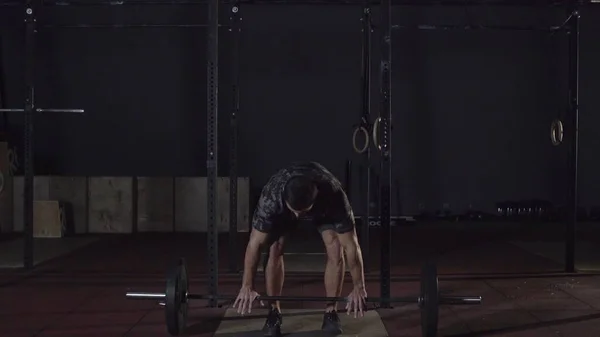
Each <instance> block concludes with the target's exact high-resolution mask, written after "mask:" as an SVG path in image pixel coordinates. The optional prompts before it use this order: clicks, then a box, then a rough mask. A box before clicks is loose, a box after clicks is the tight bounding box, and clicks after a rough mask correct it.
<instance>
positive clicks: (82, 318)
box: [0, 223, 600, 337]
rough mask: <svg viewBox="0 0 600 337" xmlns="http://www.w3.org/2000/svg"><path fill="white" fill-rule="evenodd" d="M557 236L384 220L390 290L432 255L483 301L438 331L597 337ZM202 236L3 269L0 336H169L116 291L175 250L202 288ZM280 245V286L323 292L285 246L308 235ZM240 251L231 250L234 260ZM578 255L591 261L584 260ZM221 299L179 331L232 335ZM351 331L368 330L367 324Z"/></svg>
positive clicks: (414, 285) (153, 309)
mask: <svg viewBox="0 0 600 337" xmlns="http://www.w3.org/2000/svg"><path fill="white" fill-rule="evenodd" d="M507 228H508V229H507ZM595 231H596V230H595V228H594V225H590V226H588V227H587V229H586V231H585V232H581V233H579V237H580V238H586V244H587V245H588V246H589V245H592V246H594V245H595V243H594V242H593V240H594V239H595V238H598V235H597V234H595ZM372 234H373V235H372V236H371V241H370V242H371V255H370V259H369V261H368V262H369V266H370V267H371V269H370V270H371V271H370V272H369V273H368V275H367V280H368V282H367V288H368V294H369V295H370V296H378V295H379V287H380V282H379V280H380V279H379V274H378V272H377V270H378V268H379V267H378V263H377V260H378V259H379V252H378V251H377V249H378V247H379V235H378V233H377V229H373V231H372ZM299 236H302V235H299ZM561 237H562V229H561V226H557V225H552V224H536V225H533V226H521V225H518V226H517V225H512V227H511V226H504V225H502V224H500V225H498V224H496V225H494V224H489V223H476V224H462V223H454V224H452V223H445V224H436V225H431V226H425V225H423V226H422V225H419V226H412V227H410V226H408V227H398V228H395V229H394V234H393V241H394V242H393V253H392V264H393V267H392V274H393V276H394V277H393V281H392V293H393V296H410V295H413V294H417V293H418V291H419V284H418V281H417V279H418V273H419V269H420V265H421V264H422V263H423V262H424V261H425V260H426V258H428V257H432V256H434V257H435V258H436V261H437V263H438V268H439V273H440V291H441V293H442V294H447V295H481V296H482V297H483V303H482V305H480V306H445V307H441V308H440V322H439V336H453V337H458V336H511V337H517V336H540V337H541V336H553V337H556V336H573V337H592V336H600V285H599V281H600V276H595V275H594V274H593V273H589V274H586V275H576V276H574V275H571V276H569V275H565V274H561V273H560V272H561V270H562V269H563V266H562V263H561V262H560V261H559V260H557V259H560V256H561V254H562V253H559V254H556V251H558V250H560V249H562V246H561ZM590 238H591V240H592V241H589V239H590ZM59 240H63V239H59ZM238 240H239V241H238V242H239V245H238V246H239V247H240V248H243V247H244V245H245V240H247V236H246V235H245V234H240V236H239V237H238ZM205 242H206V241H205V237H204V236H203V235H200V234H178V235H173V234H148V235H141V234H140V235H135V236H131V235H128V236H100V237H97V239H96V240H94V241H93V242H92V243H89V244H87V245H85V246H84V247H80V248H78V249H76V250H74V251H71V252H70V253H68V254H65V255H63V256H60V257H57V258H54V259H52V260H49V261H47V262H43V263H41V264H40V265H38V266H37V267H36V269H35V270H34V271H33V272H23V271H17V270H15V269H2V270H0V281H1V282H2V283H1V287H0V336H10V337H24V336H40V337H41V336H61V337H68V336H77V337H91V336H102V337H111V336H128V337H133V336H143V337H153V336H168V334H167V332H166V328H165V321H164V311H163V308H162V307H161V306H158V305H157V303H156V302H154V301H132V300H126V299H125V298H124V294H125V292H126V291H127V290H135V291H156V292H162V291H164V286H165V282H164V276H165V273H166V270H167V268H168V267H169V265H170V264H172V263H173V262H174V261H175V260H176V258H177V257H185V258H186V259H187V263H188V269H189V272H190V292H194V293H204V292H206V279H207V277H206V273H205V269H206V268H205V266H206V244H205ZM291 242H296V246H294V244H293V243H290V249H289V250H288V251H290V250H291V251H292V254H291V255H290V256H289V262H290V263H289V265H290V266H289V267H288V268H287V269H288V272H287V274H286V282H285V286H284V294H286V295H310V296H324V295H325V294H324V288H323V281H322V273H321V272H320V268H322V266H323V263H324V260H323V256H322V255H319V254H313V255H306V256H308V257H306V259H308V260H306V261H304V262H301V261H300V260H302V258H304V255H302V254H300V253H301V252H300V251H296V252H293V251H294V249H298V248H300V247H304V248H306V247H307V246H310V245H313V246H314V247H319V244H320V243H319V242H318V237H317V238H315V237H311V238H302V237H299V238H296V237H294V238H292V241H291ZM309 242H312V243H311V244H308V243H309ZM3 244H4V245H5V244H6V242H0V246H2V245H3ZM581 246H584V245H583V244H582V245H578V247H581ZM219 247H220V249H219V263H220V270H221V271H222V272H221V274H220V278H219V292H220V293H225V294H235V293H236V292H237V290H238V289H239V286H240V279H241V276H240V275H239V274H234V273H230V272H229V271H228V261H229V256H228V255H229V254H228V251H227V238H226V237H221V238H220V244H219ZM544 247H546V248H544ZM548 247H550V248H548ZM552 247H554V248H552ZM594 247H595V246H594ZM314 249H316V250H318V248H314ZM544 249H545V250H546V252H544ZM578 249H579V248H578ZM242 250H243V249H239V256H237V257H236V258H237V261H238V262H239V264H241V261H242V254H243V252H242ZM316 250H315V251H316ZM588 251H589V252H593V251H595V250H594V249H588ZM294 253H295V254H294ZM585 254H587V253H585V252H579V251H578V266H579V265H580V264H585V265H586V266H588V267H589V268H590V269H593V268H594V261H596V259H595V257H593V256H592V257H586V256H585ZM590 254H592V253H590ZM592 255H593V254H592ZM310 256H312V257H310ZM0 257H1V255H0ZM586 258H588V259H591V260H589V261H588V262H585V259H586ZM311 259H312V260H311ZM299 261H300V262H299ZM580 261H581V263H580ZM286 262H288V258H286ZM586 263H587V264H586ZM294 264H296V265H294ZM310 264H315V266H314V270H312V271H311V270H308V271H302V270H301V268H300V269H298V270H294V268H298V266H301V265H303V266H305V267H306V266H308V265H310ZM262 280H263V277H262V274H259V275H258V277H257V286H258V287H257V288H258V289H257V290H258V291H259V292H260V291H262V288H263V287H264V286H263V285H262V284H263V282H262ZM346 280H347V282H346V284H345V287H344V294H343V295H345V294H346V293H347V292H348V291H349V290H350V288H351V283H350V282H349V276H347V277H346ZM221 304H222V305H221V307H219V308H206V303H204V302H203V301H195V302H191V304H190V309H189V318H188V326H189V328H188V329H187V331H186V334H185V335H186V336H213V335H215V336H225V335H224V334H220V333H219V332H218V330H219V329H220V328H219V327H220V326H221V327H222V326H223V324H224V323H227V324H230V325H231V324H236V325H238V326H241V331H243V330H244V324H245V321H247V320H250V319H249V318H247V317H246V318H240V317H237V316H235V315H234V316H233V317H225V318H224V316H225V313H226V311H227V308H228V306H229V303H225V302H223V303H221ZM322 307H323V304H322V303H310V302H306V303H291V302H290V303H285V304H284V326H285V324H286V320H288V321H289V318H288V317H286V316H285V315H286V313H287V314H288V315H289V316H290V317H291V316H292V315H291V313H294V312H296V313H295V314H294V315H304V314H305V313H306V312H307V311H306V310H305V311H302V312H301V313H299V314H298V311H297V310H299V309H307V310H308V309H314V310H308V312H313V315H319V317H320V315H321V313H320V311H321V309H322ZM371 308H372V306H371ZM373 310H374V313H377V314H378V315H379V317H380V319H379V318H378V321H379V320H380V321H381V322H382V323H383V326H384V327H385V330H387V332H386V334H387V335H389V336H407V337H408V336H421V332H420V318H419V311H418V309H417V306H416V305H414V304H395V305H394V308H392V309H373ZM259 313H260V312H259ZM307 315H308V314H307ZM345 319H346V320H347V318H345ZM261 323H262V320H261ZM307 324H308V323H307ZM310 324H313V325H314V326H311V329H312V330H314V331H317V330H318V329H319V327H320V326H318V325H319V324H320V321H319V322H318V323H310ZM290 329H292V330H290V333H289V334H288V336H300V335H301V334H300V333H293V329H294V327H290ZM311 329H309V332H308V333H306V332H305V334H303V336H312V335H317V332H315V333H310V330H311ZM234 335H236V336H246V335H248V336H250V334H246V333H245V332H244V333H237V334H233V335H231V334H229V335H228V336H234ZM254 335H260V334H256V333H255V334H254ZM360 335H361V336H363V335H365V336H375V334H370V333H369V332H368V331H367V332H364V333H361V334H360Z"/></svg>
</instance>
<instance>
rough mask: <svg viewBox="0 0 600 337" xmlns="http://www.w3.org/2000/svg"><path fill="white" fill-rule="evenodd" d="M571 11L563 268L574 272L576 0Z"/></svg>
mask: <svg viewBox="0 0 600 337" xmlns="http://www.w3.org/2000/svg"><path fill="white" fill-rule="evenodd" d="M567 14H569V15H570V17H569V21H568V23H567V26H568V32H567V34H568V44H569V67H568V74H569V76H568V91H569V97H568V99H569V104H568V113H567V116H568V117H567V118H568V119H569V120H568V122H567V125H568V126H569V127H568V130H570V131H569V132H568V135H569V136H570V139H569V144H570V148H569V159H568V162H569V174H568V177H569V178H568V179H569V181H568V189H569V191H568V197H567V198H568V204H569V206H568V215H567V216H568V219H567V221H566V235H565V272H567V273H573V272H575V269H576V268H575V241H576V240H577V237H576V231H577V208H578V195H577V194H578V188H577V187H578V186H577V185H578V161H579V31H580V27H579V21H580V15H579V8H578V5H577V0H572V1H570V4H569V6H568V9H567Z"/></svg>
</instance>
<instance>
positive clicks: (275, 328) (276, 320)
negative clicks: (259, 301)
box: [263, 308, 283, 337]
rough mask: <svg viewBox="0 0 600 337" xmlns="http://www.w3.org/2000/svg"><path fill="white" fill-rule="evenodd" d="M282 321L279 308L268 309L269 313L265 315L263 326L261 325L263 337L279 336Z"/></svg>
mask: <svg viewBox="0 0 600 337" xmlns="http://www.w3.org/2000/svg"><path fill="white" fill-rule="evenodd" d="M282 322H283V318H282V317H281V313H280V312H279V310H277V309H275V308H271V310H269V314H268V315H267V321H266V322H265V326H264V327H263V332H264V333H265V337H281V324H282Z"/></svg>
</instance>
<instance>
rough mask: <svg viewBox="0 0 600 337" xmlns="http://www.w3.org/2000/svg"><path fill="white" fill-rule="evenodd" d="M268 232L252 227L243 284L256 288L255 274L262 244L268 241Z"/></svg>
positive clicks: (245, 257) (245, 260)
mask: <svg viewBox="0 0 600 337" xmlns="http://www.w3.org/2000/svg"><path fill="white" fill-rule="evenodd" d="M267 238H268V233H263V232H261V231H258V230H256V229H252V232H251V233H250V240H249V241H248V246H247V247H246V255H245V256H244V276H243V278H242V286H246V287H250V288H252V289H254V276H256V268H257V267H258V261H259V260H260V253H261V248H262V246H264V245H265V243H266V242H267Z"/></svg>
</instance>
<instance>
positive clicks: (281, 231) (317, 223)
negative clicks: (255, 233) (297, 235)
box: [254, 218, 354, 246]
mask: <svg viewBox="0 0 600 337" xmlns="http://www.w3.org/2000/svg"><path fill="white" fill-rule="evenodd" d="M299 226H312V227H314V228H315V229H316V230H317V231H318V232H319V234H321V233H323V232H324V231H327V230H333V231H334V232H336V233H338V234H344V233H348V232H351V231H353V230H354V222H349V221H348V222H339V221H332V220H331V219H324V218H315V219H309V220H288V221H285V222H281V223H278V224H275V225H273V226H272V227H271V228H270V230H269V231H267V233H268V235H269V239H268V244H269V246H270V245H271V244H273V243H274V242H276V241H277V240H279V238H281V237H284V236H288V235H289V234H290V233H292V232H294V231H295V230H296V229H297V228H298V227H299ZM254 229H257V228H254ZM257 230H260V229H257Z"/></svg>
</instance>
